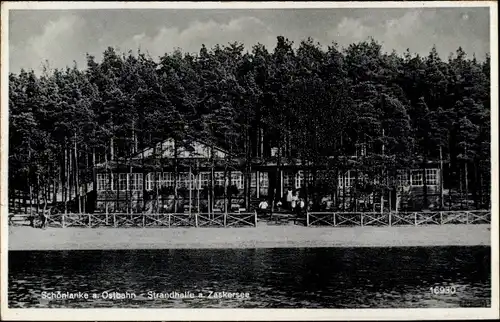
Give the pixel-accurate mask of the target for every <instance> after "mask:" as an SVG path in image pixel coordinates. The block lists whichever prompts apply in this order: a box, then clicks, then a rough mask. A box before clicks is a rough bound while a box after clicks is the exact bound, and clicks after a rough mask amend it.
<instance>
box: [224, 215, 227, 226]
mask: <svg viewBox="0 0 500 322" xmlns="http://www.w3.org/2000/svg"><path fill="white" fill-rule="evenodd" d="M226 220H227V213H226V212H224V227H226Z"/></svg>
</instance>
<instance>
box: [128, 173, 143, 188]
mask: <svg viewBox="0 0 500 322" xmlns="http://www.w3.org/2000/svg"><path fill="white" fill-rule="evenodd" d="M129 177H130V179H129V184H130V190H142V173H129Z"/></svg>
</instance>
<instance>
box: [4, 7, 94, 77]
mask: <svg viewBox="0 0 500 322" xmlns="http://www.w3.org/2000/svg"><path fill="white" fill-rule="evenodd" d="M84 25H85V21H84V20H83V19H81V18H79V17H78V16H75V15H67V16H61V17H60V18H58V19H57V20H50V21H48V22H47V23H46V24H45V25H44V26H43V27H42V31H41V33H40V34H38V35H34V36H31V37H29V38H27V39H24V41H21V42H19V43H17V44H15V45H14V44H12V42H11V45H10V51H9V54H10V62H11V63H10V66H11V69H12V71H13V72H17V71H18V70H19V69H21V68H24V69H33V70H35V71H40V70H41V67H42V64H43V63H44V62H45V61H46V60H49V62H50V63H51V65H54V66H53V67H61V66H66V65H72V62H73V59H76V58H77V57H79V56H81V53H78V55H74V54H75V53H76V52H78V50H79V49H78V48H77V46H75V37H78V33H79V30H81V29H82V28H83V27H84Z"/></svg>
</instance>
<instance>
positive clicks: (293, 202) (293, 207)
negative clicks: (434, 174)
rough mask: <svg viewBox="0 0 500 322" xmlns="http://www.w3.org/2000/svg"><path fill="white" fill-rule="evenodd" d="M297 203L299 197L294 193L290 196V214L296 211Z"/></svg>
mask: <svg viewBox="0 0 500 322" xmlns="http://www.w3.org/2000/svg"><path fill="white" fill-rule="evenodd" d="M298 201H299V197H298V196H297V193H295V194H294V195H293V196H292V203H291V210H292V212H294V211H296V209H297V203H298Z"/></svg>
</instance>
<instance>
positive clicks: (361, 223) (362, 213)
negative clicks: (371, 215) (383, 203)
mask: <svg viewBox="0 0 500 322" xmlns="http://www.w3.org/2000/svg"><path fill="white" fill-rule="evenodd" d="M361 227H363V213H361Z"/></svg>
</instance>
